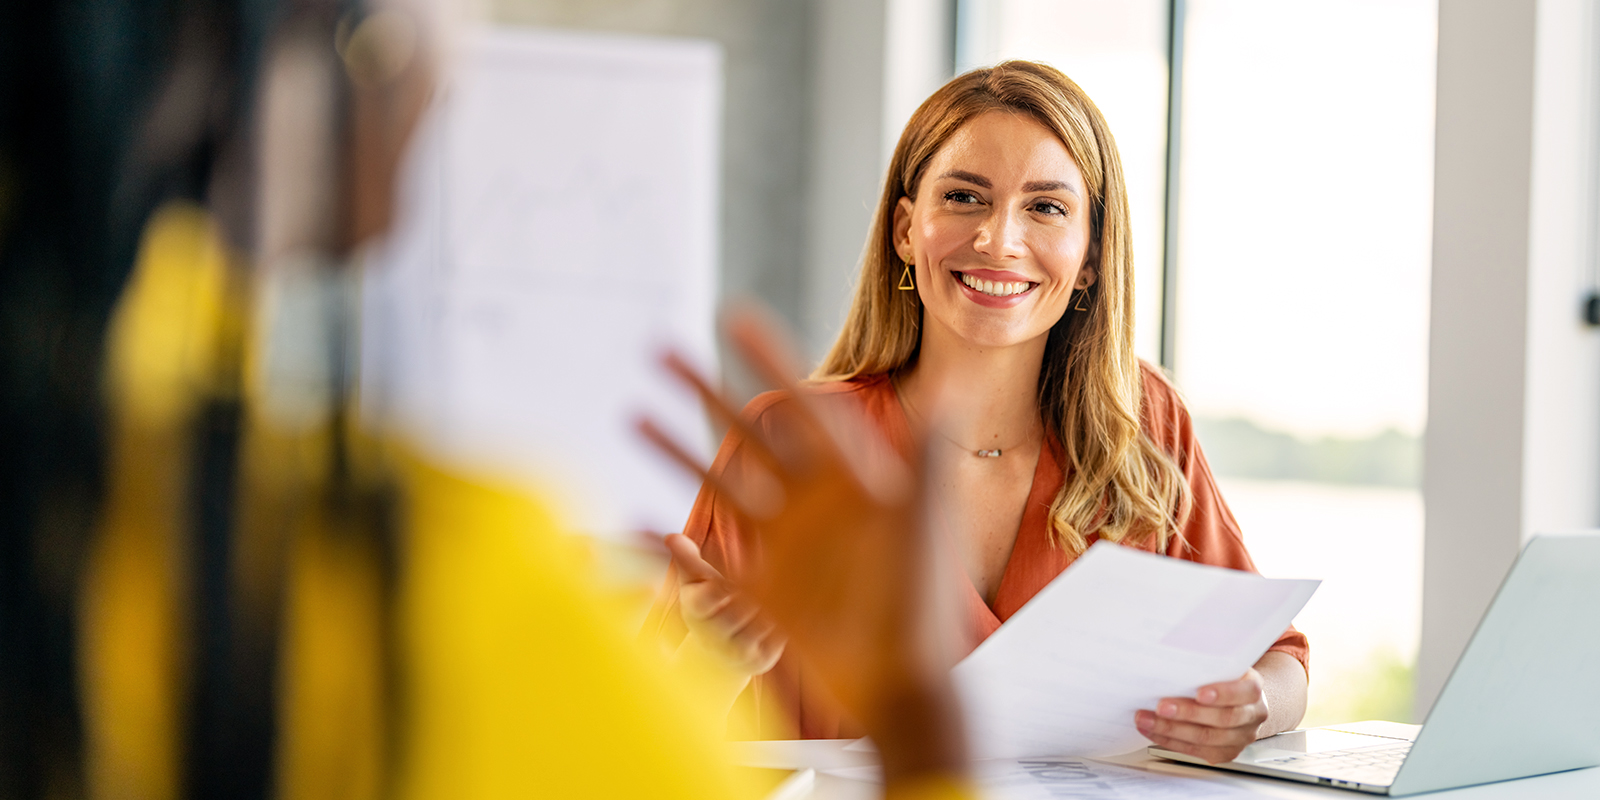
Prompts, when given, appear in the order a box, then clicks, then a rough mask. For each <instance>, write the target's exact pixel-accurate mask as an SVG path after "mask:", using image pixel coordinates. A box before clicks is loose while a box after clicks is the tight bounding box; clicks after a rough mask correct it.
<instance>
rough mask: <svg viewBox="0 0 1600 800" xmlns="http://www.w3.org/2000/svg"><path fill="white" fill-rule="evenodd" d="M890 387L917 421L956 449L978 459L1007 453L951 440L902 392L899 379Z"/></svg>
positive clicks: (892, 382) (999, 449) (996, 456)
mask: <svg viewBox="0 0 1600 800" xmlns="http://www.w3.org/2000/svg"><path fill="white" fill-rule="evenodd" d="M890 385H891V386H893V387H894V393H895V396H896V397H898V398H900V400H901V402H904V403H905V404H906V410H908V411H910V412H911V414H912V416H914V417H916V418H917V419H919V420H921V421H922V423H923V425H925V426H926V427H927V428H928V430H930V431H933V432H934V433H936V434H938V435H939V438H940V439H943V440H945V441H947V442H949V443H951V444H953V445H955V446H956V447H959V448H961V449H962V450H966V451H967V452H969V453H971V454H973V455H975V456H977V457H978V458H999V457H1000V456H1001V455H1002V454H1003V453H1004V452H1005V451H1004V450H1002V449H1001V448H999V447H996V448H993V449H989V450H986V449H983V448H973V447H968V446H966V445H964V444H962V443H960V442H958V441H956V440H955V439H952V438H950V437H949V436H948V435H947V434H946V433H945V432H944V431H942V430H939V429H938V428H937V427H935V426H934V425H933V423H931V422H929V421H928V418H927V417H924V416H923V415H922V412H921V411H918V410H917V406H916V404H915V403H912V402H911V396H910V395H908V394H906V393H905V392H902V391H900V381H899V380H898V379H896V380H893V381H891V382H890ZM1007 449H1009V448H1007Z"/></svg>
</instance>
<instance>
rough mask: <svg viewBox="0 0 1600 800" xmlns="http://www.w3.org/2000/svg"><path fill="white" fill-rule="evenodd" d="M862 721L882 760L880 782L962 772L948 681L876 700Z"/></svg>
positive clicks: (962, 752) (962, 749)
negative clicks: (868, 715) (944, 683)
mask: <svg viewBox="0 0 1600 800" xmlns="http://www.w3.org/2000/svg"><path fill="white" fill-rule="evenodd" d="M875 706H876V707H875V708H874V709H873V711H872V712H871V714H870V716H871V717H872V719H871V720H866V719H863V720H862V724H863V725H864V726H866V727H867V729H868V733H869V734H871V736H872V741H873V744H874V745H876V746H877V748H878V754H879V755H880V756H881V757H882V759H883V773H884V780H885V782H886V783H887V784H888V785H891V786H892V785H895V783H896V782H897V781H920V780H923V779H926V778H928V777H929V776H945V777H947V778H948V777H951V776H960V775H963V774H965V769H966V761H967V743H966V738H965V732H964V731H965V729H964V727H963V725H962V720H961V712H960V708H959V706H958V704H957V702H956V699H955V694H954V692H953V691H952V690H951V689H950V687H949V686H948V685H942V686H937V687H927V688H907V689H906V690H904V691H899V692H895V693H893V694H892V695H889V696H887V697H884V698H881V700H880V702H878V703H876V704H875Z"/></svg>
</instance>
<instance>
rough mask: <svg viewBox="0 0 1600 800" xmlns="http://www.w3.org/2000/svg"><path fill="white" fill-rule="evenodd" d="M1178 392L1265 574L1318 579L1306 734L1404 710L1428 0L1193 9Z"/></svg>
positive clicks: (1415, 486) (1184, 144)
mask: <svg viewBox="0 0 1600 800" xmlns="http://www.w3.org/2000/svg"><path fill="white" fill-rule="evenodd" d="M1185 19H1186V24H1185V30H1184V39H1183V44H1184V48H1183V49H1184V61H1183V64H1182V104H1181V105H1182V108H1183V118H1182V128H1181V135H1180V147H1179V158H1178V163H1179V165H1180V166H1179V180H1178V186H1179V191H1178V200H1179V205H1178V215H1177V216H1178V253H1177V256H1178V258H1177V265H1178V274H1177V277H1178V292H1177V297H1176V301H1177V303H1178V306H1177V309H1176V312H1177V342H1176V344H1177V348H1176V354H1175V355H1176V358H1175V364H1174V366H1175V368H1176V377H1177V378H1178V382H1179V385H1180V386H1181V387H1182V388H1183V390H1184V392H1185V395H1186V397H1187V399H1188V401H1189V405H1190V409H1191V411H1193V413H1194V414H1195V417H1196V419H1197V427H1198V428H1199V431H1200V437H1201V441H1202V443H1203V444H1204V446H1205V447H1206V451H1207V455H1208V456H1209V458H1210V459H1211V463H1212V466H1213V468H1214V469H1215V471H1216V472H1217V473H1218V476H1219V482H1220V484H1221V486H1222V490H1223V494H1224V496H1226V497H1227V499H1228V503H1229V505H1230V506H1231V507H1232V508H1233V511H1234V513H1235V515H1236V516H1237V517H1238V518H1239V522H1240V524H1241V526H1242V527H1243V529H1244V531H1245V535H1246V539H1247V541H1248V542H1249V545H1250V549H1251V552H1252V554H1253V555H1254V556H1255V558H1256V562H1257V565H1258V566H1259V567H1260V568H1261V569H1262V571H1263V572H1266V573H1268V574H1275V575H1283V576H1286V577H1288V576H1293V577H1317V578H1322V579H1323V585H1322V588H1321V589H1320V590H1318V592H1317V595H1316V596H1315V597H1314V598H1312V600H1311V603H1310V604H1309V605H1307V607H1306V610H1305V611H1304V612H1303V613H1302V614H1301V616H1300V618H1299V621H1298V623H1297V624H1299V625H1300V626H1301V627H1302V628H1303V629H1305V630H1306V632H1307V633H1308V635H1310V636H1311V639H1312V654H1313V663H1312V666H1313V670H1312V684H1311V685H1312V694H1311V702H1312V706H1311V709H1310V711H1309V713H1308V715H1307V724H1311V725H1317V724H1328V723H1336V722H1347V721H1351V720H1358V719H1369V718H1383V719H1393V720H1400V721H1406V720H1408V719H1409V717H1410V715H1411V670H1412V666H1413V665H1414V664H1415V657H1416V648H1417V641H1418V630H1419V625H1420V617H1421V595H1422V497H1421V490H1420V474H1421V463H1420V462H1421V442H1420V437H1421V434H1422V429H1423V423H1424V419H1423V418H1424V415H1425V413H1426V391H1427V378H1428V372H1427V332H1428V282H1429V270H1430V259H1431V236H1432V227H1431V218H1432V188H1433V108H1434V106H1433V97H1434V54H1435V49H1436V45H1435V37H1436V26H1437V13H1436V8H1435V4H1434V2H1433V1H1432V0H1352V1H1351V2H1345V3H1332V4H1329V3H1301V2H1283V0H1190V2H1188V3H1187V13H1186V14H1185Z"/></svg>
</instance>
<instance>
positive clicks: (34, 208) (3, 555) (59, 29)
mask: <svg viewBox="0 0 1600 800" xmlns="http://www.w3.org/2000/svg"><path fill="white" fill-rule="evenodd" d="M328 5H331V3H329V4H328ZM278 19H279V8H278V4H277V3H275V2H273V0H235V2H226V1H221V0H176V2H173V1H171V0H167V1H163V0H80V1H78V2H15V3H6V4H4V5H3V8H0V798H13V797H17V798H29V797H43V796H47V795H48V796H55V797H73V796H81V795H82V794H84V793H85V791H86V790H87V787H86V786H85V784H84V775H83V771H82V757H81V752H82V748H83V746H84V741H83V740H84V732H83V731H84V726H83V723H82V721H81V710H80V705H81V703H80V697H79V693H78V692H79V690H78V688H77V685H76V681H77V678H78V666H77V662H78V658H77V653H76V646H77V640H78V634H79V632H78V631H77V630H76V629H75V628H76V623H75V619H74V615H75V606H76V601H75V595H76V592H77V591H78V589H79V582H80V576H81V572H82V566H83V557H84V554H85V552H86V551H87V549H88V545H89V540H90V537H91V535H92V534H93V531H94V527H95V525H96V522H97V515H98V511H99V508H100V506H101V503H102V501H103V499H104V495H105V490H106V485H107V474H106V467H105V464H106V454H107V446H106V418H107V413H106V407H105V400H104V398H103V396H102V394H101V392H100V387H101V382H102V366H103V363H104V357H105V351H104V348H105V344H104V342H105V335H106V329H107V320H108V317H109V316H110V314H111V311H112V309H113V306H114V304H115V302H116V300H117V298H118V296H119V293H120V292H121V290H122V287H123V284H124V282H125V280H126V278H127V276H128V274H129V270H130V268H131V267H132V265H133V263H134V258H135V253H136V250H137V248H138V244H139V238H140V235H141V233H142V231H143V230H144V228H145V223H146V220H147V219H148V217H149V216H150V214H151V212H152V211H153V210H154V209H155V208H157V207H158V206H159V205H161V204H162V203H163V202H165V201H168V200H171V199H176V198H188V199H191V200H194V201H196V202H203V203H205V204H207V205H209V206H210V207H211V209H212V211H213V213H215V214H217V215H219V216H220V217H221V218H223V219H224V220H225V221H228V222H230V223H231V224H232V225H231V227H232V230H233V232H234V234H235V236H236V237H237V238H239V239H240V240H244V239H246V238H248V237H249V236H250V233H249V230H248V227H249V226H248V225H247V224H245V223H246V222H247V221H248V220H249V219H251V217H252V213H251V210H250V198H251V192H250V186H251V181H250V180H249V175H248V172H249V167H250V163H251V160H252V159H251V157H250V150H249V147H248V141H247V140H248V136H247V135H246V133H247V132H248V130H249V129H250V125H249V120H250V117H249V113H248V112H249V109H250V108H251V105H252V104H251V97H252V93H253V81H252V79H251V76H252V75H253V74H254V72H255V68H254V65H255V64H256V62H257V61H258V60H259V53H260V52H261V50H262V46H263V42H264V41H265V39H266V36H267V34H268V32H269V31H271V30H272V29H273V28H274V27H275V25H276V24H277V21H278ZM200 416H201V420H202V421H201V422H200V431H201V433H200V434H199V435H198V436H197V437H196V438H195V449H194V453H193V456H194V458H195V459H196V463H198V464H199V465H201V468H200V469H197V470H195V472H194V474H195V475H197V476H200V477H199V478H198V479H197V480H196V482H195V485H194V486H193V487H192V491H191V493H190V495H189V497H190V499H191V500H192V502H194V503H195V504H196V509H195V511H196V513H194V514H193V515H192V519H193V522H194V531H193V533H194V535H195V536H196V545H197V546H196V547H195V554H196V555H197V558H198V562H199V565H200V566H201V569H200V573H201V575H200V579H199V580H198V581H196V583H195V585H196V586H197V589H198V592H199V598H198V599H199V600H200V602H199V603H198V604H197V605H198V607H199V608H200V609H201V614H200V619H198V620H197V628H198V632H199V639H200V641H198V642H197V643H196V644H197V646H196V647H195V649H194V652H196V653H199V654H201V655H200V658H201V663H200V664H199V667H200V669H199V670H198V672H199V673H200V674H199V675H198V676H197V678H198V680H196V682H195V686H196V688H197V689H198V690H199V691H200V692H201V693H202V700H201V702H200V703H199V704H198V706H197V707H196V708H195V709H194V711H195V712H196V714H195V723H196V732H197V736H196V739H195V742H196V746H200V747H206V746H219V747H220V746H228V745H230V744H237V743H234V742H230V741H229V740H228V739H227V738H223V739H217V738H215V737H208V736H206V735H205V734H207V733H212V732H213V731H202V730H201V729H202V728H205V727H206V726H208V725H210V724H212V721H211V718H213V717H217V716H219V715H220V716H225V715H226V714H225V712H211V711H208V710H207V709H206V708H205V706H206V703H207V702H217V700H216V699H215V698H217V697H218V694H217V691H216V687H215V686H212V685H211V684H210V683H209V682H208V681H209V678H208V676H210V675H212V674H213V673H215V672H216V670H217V667H216V665H215V664H213V663H209V662H208V661H207V657H208V654H210V653H213V652H218V650H217V648H219V647H222V646H223V643H222V642H220V641H216V640H215V639H216V638H217V637H221V636H223V635H224V634H225V628H226V625H225V624H219V620H218V618H217V614H220V613H225V607H226V606H225V604H224V605H220V606H218V605H213V603H215V602H216V601H218V599H219V592H218V589H217V575H216V574H214V573H213V572H212V569H213V567H214V566H215V563H216V559H217V557H218V552H217V547H218V546H219V545H218V544H217V543H218V542H219V541H225V540H226V528H227V527H228V525H229V524H230V512H229V498H230V497H231V492H232V474H231V470H230V469H229V467H228V464H229V463H231V461H232V459H233V458H234V452H235V450H236V446H237V423H236V417H237V410H236V409H234V408H231V407H230V406H229V403H228V401H226V400H221V401H214V402H209V403H208V404H207V407H206V409H205V411H204V412H203V413H202V414H201V415H200ZM152 456H153V457H160V454H152ZM219 537H220V538H219ZM205 698H212V699H211V700H207V699H205ZM259 744H260V743H259V742H256V743H255V745H256V748H255V749H258V750H259ZM235 755H237V753H235ZM235 766H236V767H237V768H238V769H239V770H240V771H241V772H242V773H244V774H246V775H249V774H250V773H251V772H252V770H254V772H255V774H254V776H253V779H252V780H253V781H254V782H260V781H261V780H262V778H264V773H262V772H261V769H262V768H264V767H265V764H264V763H263V764H259V765H258V764H253V763H251V759H248V758H246V759H243V760H242V761H240V762H236V763H235ZM192 782H193V783H194V784H195V786H194V789H195V791H194V792H193V793H194V794H196V795H197V796H198V795H202V794H212V793H214V792H213V791H206V789H207V788H211V787H213V786H214V783H213V782H212V781H209V780H208V779H205V778H198V779H192ZM232 796H248V795H237V794H235V795H232Z"/></svg>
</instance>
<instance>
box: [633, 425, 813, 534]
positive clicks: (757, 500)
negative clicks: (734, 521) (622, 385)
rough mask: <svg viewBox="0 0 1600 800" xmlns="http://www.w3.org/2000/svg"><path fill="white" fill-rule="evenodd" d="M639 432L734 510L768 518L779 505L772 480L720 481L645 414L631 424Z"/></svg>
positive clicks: (780, 494)
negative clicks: (725, 500) (720, 496)
mask: <svg viewBox="0 0 1600 800" xmlns="http://www.w3.org/2000/svg"><path fill="white" fill-rule="evenodd" d="M634 427H635V429H636V430H637V431H638V432H639V435H641V436H643V437H644V438H645V439H647V440H649V442H650V443H651V444H652V445H654V446H655V448H656V449H657V450H659V451H661V453H662V455H665V456H666V457H667V458H669V459H671V460H673V461H675V462H677V463H678V465H679V466H681V467H683V468H684V469H685V470H687V471H689V472H690V473H691V474H693V475H694V476H695V477H697V478H699V479H700V480H701V481H703V482H705V483H706V484H707V485H709V486H711V488H713V489H715V490H717V492H718V493H719V494H721V495H722V496H723V497H724V498H726V499H727V501H728V502H729V503H731V504H732V505H733V507H734V510H735V511H737V512H738V513H740V514H743V515H744V516H746V517H748V518H750V519H753V520H763V519H770V518H771V517H772V516H773V515H775V514H777V513H778V512H779V511H780V510H782V508H783V489H782V486H781V484H780V483H778V482H776V481H760V480H749V479H747V480H743V481H729V480H724V479H723V477H722V476H720V475H713V474H712V473H711V470H710V469H709V468H708V467H706V465H705V464H703V463H701V461H700V459H699V458H697V457H695V455H694V454H693V453H690V452H689V448H687V447H684V446H683V445H682V444H680V443H679V442H678V440H677V439H676V438H674V437H673V436H672V434H670V433H667V432H666V431H664V430H662V429H661V426H659V425H657V424H656V422H655V420H653V419H651V418H649V417H641V418H640V419H639V420H638V421H636V422H635V423H634Z"/></svg>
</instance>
